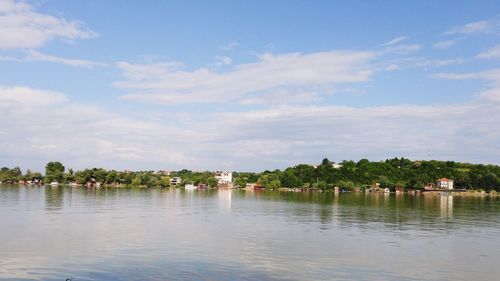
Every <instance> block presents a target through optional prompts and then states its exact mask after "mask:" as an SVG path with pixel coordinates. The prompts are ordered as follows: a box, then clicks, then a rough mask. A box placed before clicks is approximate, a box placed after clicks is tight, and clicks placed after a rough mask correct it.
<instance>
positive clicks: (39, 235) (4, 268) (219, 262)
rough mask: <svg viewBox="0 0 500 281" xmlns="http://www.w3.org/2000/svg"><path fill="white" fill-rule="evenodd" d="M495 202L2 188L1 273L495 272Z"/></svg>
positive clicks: (1, 276)
mask: <svg viewBox="0 0 500 281" xmlns="http://www.w3.org/2000/svg"><path fill="white" fill-rule="evenodd" d="M499 202H500V201H499V199H495V198H476V197H462V196H440V195H436V194H434V195H425V196H407V195H398V196H395V195H392V194H391V195H389V194H362V193H352V194H342V193H340V194H334V193H328V192H325V193H314V192H297V193H295V192H253V191H252V192H245V191H232V190H220V191H214V190H194V191H185V190H179V189H176V190H175V189H174V190H161V189H104V188H101V189H87V188H70V187H62V186H61V187H47V188H43V187H42V188H39V187H17V186H15V187H8V186H0V214H1V215H0V226H1V229H2V231H0V241H1V242H0V280H65V279H66V278H69V277H72V278H74V280H495V279H496V277H497V276H498V274H500V271H499V269H498V267H497V266H496V263H497V261H498V259H499V258H500V253H499V251H498V249H499V248H500V241H499V238H498V237H500V230H499V225H500V213H499V212H498V211H499V206H500V205H499Z"/></svg>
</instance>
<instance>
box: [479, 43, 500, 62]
mask: <svg viewBox="0 0 500 281" xmlns="http://www.w3.org/2000/svg"><path fill="white" fill-rule="evenodd" d="M477 57H478V58H480V59H500V45H497V46H495V47H493V48H491V49H488V50H486V51H484V52H482V53H480V54H479V55H477Z"/></svg>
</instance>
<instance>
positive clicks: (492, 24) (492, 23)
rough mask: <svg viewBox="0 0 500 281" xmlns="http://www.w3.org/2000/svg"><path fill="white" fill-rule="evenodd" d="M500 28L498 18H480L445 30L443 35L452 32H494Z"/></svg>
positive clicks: (451, 33) (452, 33) (499, 19)
mask: <svg viewBox="0 0 500 281" xmlns="http://www.w3.org/2000/svg"><path fill="white" fill-rule="evenodd" d="M499 30H500V18H499V17H496V18H494V19H491V20H481V21H476V22H471V23H467V24H465V25H462V26H456V27H453V28H451V29H450V30H448V31H446V32H445V33H444V34H445V35H454V34H475V33H496V32H498V31H499Z"/></svg>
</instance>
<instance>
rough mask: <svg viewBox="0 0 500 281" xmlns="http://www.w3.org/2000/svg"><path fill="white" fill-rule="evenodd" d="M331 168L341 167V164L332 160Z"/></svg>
mask: <svg viewBox="0 0 500 281" xmlns="http://www.w3.org/2000/svg"><path fill="white" fill-rule="evenodd" d="M332 168H334V169H340V168H342V164H338V163H335V162H333V163H332Z"/></svg>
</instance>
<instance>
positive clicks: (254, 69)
mask: <svg viewBox="0 0 500 281" xmlns="http://www.w3.org/2000/svg"><path fill="white" fill-rule="evenodd" d="M499 38H500V5H498V2H496V1H427V2H425V1H405V2H404V3H402V2H401V1H385V2H380V1H135V2H134V1H51V0H46V1H26V2H22V1H11V0H0V109H1V112H2V114H1V115H0V145H1V146H2V147H3V149H2V150H0V163H1V164H2V165H5V166H14V165H19V166H21V167H23V168H32V169H38V170H41V169H42V167H43V165H44V164H45V163H46V162H47V161H52V160H60V161H62V162H63V163H64V164H66V166H68V167H74V168H77V169H79V168H84V167H94V166H99V167H105V168H109V169H111V168H114V169H141V170H142V169H155V170H157V169H167V170H170V169H181V168H184V167H187V168H191V169H195V170H204V169H209V170H220V169H222V170H264V169H274V168H284V167H287V166H291V165H295V164H298V163H315V162H318V161H320V160H321V159H322V158H324V157H328V158H329V159H331V160H334V161H341V160H344V159H354V160H358V159H361V158H368V159H370V160H382V159H385V158H388V157H395V156H404V157H410V158H412V159H430V158H433V159H446V160H455V161H466V162H475V163H478V162H480V163H496V164H499V162H498V159H500V158H499V157H500V125H499V124H500V122H498V121H497V120H500V110H499V109H500V68H499V67H498V63H499V61H500V40H499Z"/></svg>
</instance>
